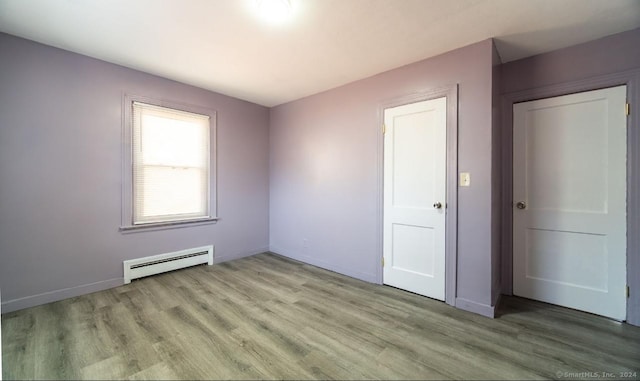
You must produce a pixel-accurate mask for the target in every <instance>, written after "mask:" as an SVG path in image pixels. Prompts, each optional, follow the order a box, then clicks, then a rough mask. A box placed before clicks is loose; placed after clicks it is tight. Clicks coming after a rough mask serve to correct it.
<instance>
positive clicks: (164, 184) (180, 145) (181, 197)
mask: <svg viewBox="0 0 640 381" xmlns="http://www.w3.org/2000/svg"><path fill="white" fill-rule="evenodd" d="M157 103H160V102H157ZM125 106H128V108H129V110H127V111H128V113H125V118H128V119H129V121H130V122H129V125H128V131H127V130H125V140H128V144H129V147H128V148H126V150H125V152H128V153H130V157H129V158H128V160H126V163H127V164H128V165H126V166H125V168H126V169H127V171H128V172H129V173H128V177H129V179H130V180H129V182H130V185H129V186H128V188H129V190H128V194H127V195H125V197H123V200H125V202H124V204H129V205H128V207H127V206H125V209H127V210H125V213H123V215H124V214H126V215H127V220H128V221H124V220H123V227H122V229H123V230H127V229H132V228H138V227H153V226H158V225H160V226H166V225H170V224H177V223H186V222H204V221H212V220H215V217H213V216H212V214H211V205H212V192H211V183H212V171H211V168H212V165H211V163H212V160H211V157H212V150H211V146H212V144H211V142H212V133H213V132H214V131H215V128H212V126H213V127H215V112H202V113H198V112H191V111H185V110H184V109H188V107H181V108H180V109H178V108H174V107H165V106H166V102H165V103H164V104H162V105H159V104H154V103H152V102H142V101H138V100H132V99H128V100H126V101H125ZM205 111H206V110H205ZM126 114H128V115H126ZM212 116H213V118H212ZM127 135H128V136H127ZM125 145H126V144H125ZM125 155H126V154H125ZM129 168H130V170H129ZM126 176H127V175H126V174H125V177H126ZM123 219H124V217H123Z"/></svg>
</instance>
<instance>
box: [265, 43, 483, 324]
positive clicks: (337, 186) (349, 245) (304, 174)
mask: <svg viewBox="0 0 640 381" xmlns="http://www.w3.org/2000/svg"><path fill="white" fill-rule="evenodd" d="M492 55H493V45H492V41H491V40H487V41H483V42H480V43H477V44H474V45H470V46H468V47H465V48H462V49H458V50H455V51H452V52H449V53H446V54H443V55H441V56H438V57H435V58H431V59H428V60H424V61H421V62H417V63H414V64H411V65H407V66H404V67H401V68H398V69H395V70H391V71H388V72H385V73H382V74H379V75H376V76H374V77H371V78H367V79H364V80H361V81H357V82H354V83H351V84H349V85H346V86H342V87H339V88H336V89H332V90H329V91H327V92H324V93H321V94H317V95H314V96H310V97H307V98H304V99H301V100H298V101H294V102H291V103H287V104H284V105H281V106H278V107H275V108H273V109H272V110H271V125H270V140H271V141H270V147H271V157H270V171H271V173H270V244H271V250H272V251H274V252H277V253H279V254H282V255H286V256H288V257H292V258H295V259H299V260H301V261H304V262H308V263H311V264H314V265H318V266H321V267H324V268H328V269H330V270H334V271H337V272H340V273H343V274H347V275H350V276H353V277H356V278H359V279H363V280H366V281H370V282H376V281H379V279H378V274H379V270H380V259H381V257H382V248H381V245H380V237H381V226H382V220H381V217H382V213H381V203H382V199H381V188H380V187H381V185H382V182H381V173H382V172H381V169H380V164H381V159H380V158H381V155H382V150H381V149H382V147H381V139H380V136H381V135H380V134H381V125H380V124H381V122H380V118H379V115H380V112H381V110H380V105H381V104H384V103H385V102H388V101H390V100H393V99H397V98H402V97H406V96H408V95H410V94H414V93H419V92H421V91H427V90H429V89H433V88H439V87H446V86H450V85H454V84H456V83H457V84H459V110H458V123H459V130H458V131H459V132H458V133H459V135H458V141H459V145H458V166H459V167H458V168H459V170H460V171H465V172H470V173H471V177H472V179H471V183H472V186H471V187H469V188H460V189H459V191H458V211H459V213H458V290H457V301H456V304H457V305H458V306H459V307H461V308H465V309H470V310H474V311H476V312H481V313H484V314H486V315H492V314H493V308H492V307H491V302H492V263H491V262H492V232H491V228H492V223H491V218H492V184H493V182H492V132H491V130H492V113H491V107H492V93H491V87H492V59H493V58H492Z"/></svg>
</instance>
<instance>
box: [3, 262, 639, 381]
mask: <svg viewBox="0 0 640 381" xmlns="http://www.w3.org/2000/svg"><path fill="white" fill-rule="evenodd" d="M2 360H3V377H4V378H5V379H43V378H46V379H127V378H130V379H448V378H455V379H540V378H562V379H577V378H588V377H589V376H593V377H595V378H599V377H596V376H604V375H605V374H604V373H603V372H610V373H611V374H610V376H612V377H610V378H618V379H619V378H625V377H624V376H628V377H626V378H628V379H638V378H640V328H637V327H633V326H629V325H627V324H620V323H616V322H613V321H610V320H607V319H604V318H600V317H597V316H593V315H590V314H586V313H581V312H577V311H572V310H568V309H564V308H560V307H555V306H550V305H547V304H544V303H538V302H533V301H527V300H523V299H519V298H508V297H506V298H504V299H503V303H502V307H501V310H500V316H499V318H497V319H493V320H492V319H488V318H485V317H482V316H478V315H475V314H472V313H468V312H464V311H461V310H457V309H455V308H452V307H450V306H447V305H446V304H444V303H442V302H438V301H434V300H431V299H428V298H425V297H421V296H417V295H414V294H411V293H408V292H403V291H401V290H397V289H394V288H391V287H386V286H378V285H373V284H369V283H365V282H361V281H358V280H354V279H351V278H348V277H345V276H342V275H339V274H336V273H333V272H329V271H325V270H322V269H319V268H316V267H313V266H310V265H306V264H302V263H299V262H295V261H292V260H289V259H286V258H283V257H280V256H277V255H274V254H260V255H256V256H253V257H248V258H244V259H239V260H236V261H232V262H227V263H223V264H218V265H214V266H198V267H193V268H190V269H185V270H181V271H176V272H172V273H167V274H163V275H158V276H154V277H149V278H145V279H142V280H138V281H134V282H133V283H131V284H129V285H126V286H122V287H118V288H115V289H111V290H107V291H102V292H97V293H94V294H90V295H84V296H80V297H76V298H72V299H67V300H64V301H60V302H56V303H51V304H47V305H43V306H39V307H34V308H30V309H25V310H21V311H16V312H12V313H7V314H4V315H3V316H2ZM584 372H592V373H591V374H589V373H584ZM620 372H631V373H630V374H623V373H620ZM633 372H635V376H633Z"/></svg>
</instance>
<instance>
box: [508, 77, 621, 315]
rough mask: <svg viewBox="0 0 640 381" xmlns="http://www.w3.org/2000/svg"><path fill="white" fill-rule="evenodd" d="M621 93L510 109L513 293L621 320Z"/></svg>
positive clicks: (612, 90) (610, 91)
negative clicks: (511, 125) (511, 134)
mask: <svg viewBox="0 0 640 381" xmlns="http://www.w3.org/2000/svg"><path fill="white" fill-rule="evenodd" d="M625 103H626V86H620V87H615V88H609V89H603V90H596V91H588V92H584V93H578V94H572V95H566V96H561V97H555V98H548V99H542V100H537V101H532V102H524V103H518V104H515V105H514V106H513V129H514V131H513V251H514V252H513V293H514V294H515V295H519V296H523V297H526V298H531V299H537V300H541V301H544V302H548V303H553V304H558V305H561V306H565V307H570V308H574V309H578V310H582V311H587V312H591V313H594V314H598V315H603V316H607V317H610V318H613V319H616V320H624V319H625V318H626V278H627V277H626V233H627V232H626V195H627V191H626V189H627V186H626V158H627V155H626V151H627V144H626V136H627V131H626V116H625V112H624V105H625Z"/></svg>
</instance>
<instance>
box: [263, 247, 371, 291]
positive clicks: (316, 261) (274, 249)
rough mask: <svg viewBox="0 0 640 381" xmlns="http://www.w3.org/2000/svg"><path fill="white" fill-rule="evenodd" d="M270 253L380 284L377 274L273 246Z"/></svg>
mask: <svg viewBox="0 0 640 381" xmlns="http://www.w3.org/2000/svg"><path fill="white" fill-rule="evenodd" d="M269 251H271V252H272V253H274V254H278V255H281V256H283V257H287V258H291V259H295V260H296V261H300V262H304V263H308V264H310V265H313V266H316V267H320V268H323V269H325V270H329V271H333V272H336V273H339V274H342V275H346V276H349V277H351V278H355V279H359V280H362V281H365V282H369V283H375V284H378V280H377V276H376V274H369V273H365V272H361V271H357V270H353V269H349V268H346V267H342V266H336V265H334V264H333V263H330V262H326V261H323V260H321V259H317V258H314V257H311V256H307V255H301V254H300V253H297V252H291V251H286V250H283V249H281V248H278V247H273V246H272V247H271V248H270V250H269Z"/></svg>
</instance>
